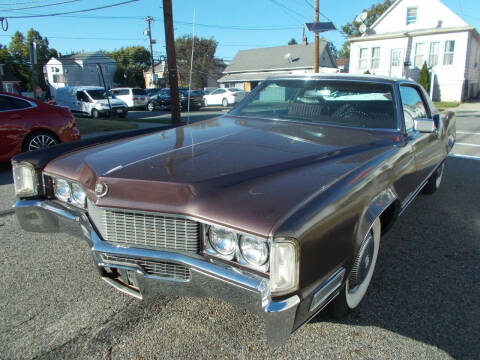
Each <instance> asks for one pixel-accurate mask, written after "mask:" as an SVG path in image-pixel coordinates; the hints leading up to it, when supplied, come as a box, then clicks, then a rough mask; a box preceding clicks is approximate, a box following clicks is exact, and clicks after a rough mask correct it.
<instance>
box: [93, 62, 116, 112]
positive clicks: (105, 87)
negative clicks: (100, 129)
mask: <svg viewBox="0 0 480 360" xmlns="http://www.w3.org/2000/svg"><path fill="white" fill-rule="evenodd" d="M96 65H97V70H98V73H99V74H100V77H101V78H102V82H103V87H104V89H105V93H106V94H107V102H108V108H109V109H110V111H109V112H108V117H109V118H111V117H112V115H113V114H112V104H111V103H110V95H109V94H108V89H107V85H106V84H105V78H104V77H103V69H102V65H100V64H96Z"/></svg>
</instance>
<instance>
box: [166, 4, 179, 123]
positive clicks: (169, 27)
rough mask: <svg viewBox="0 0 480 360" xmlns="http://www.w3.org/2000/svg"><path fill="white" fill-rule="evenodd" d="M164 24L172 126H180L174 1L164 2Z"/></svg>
mask: <svg viewBox="0 0 480 360" xmlns="http://www.w3.org/2000/svg"><path fill="white" fill-rule="evenodd" d="M163 24H164V25H165V43H166V46H167V64H168V81H169V82H170V99H171V108H172V124H180V103H179V101H178V100H179V99H178V75H177V56H176V55H175V40H174V39H175V37H174V34H173V14H172V0H163Z"/></svg>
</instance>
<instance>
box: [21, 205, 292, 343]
mask: <svg viewBox="0 0 480 360" xmlns="http://www.w3.org/2000/svg"><path fill="white" fill-rule="evenodd" d="M14 207H15V212H16V214H17V218H18V221H19V222H20V225H21V226H22V227H23V228H24V229H25V230H27V231H31V232H44V233H56V232H64V233H68V234H70V235H73V236H76V237H80V238H83V239H85V240H86V241H87V242H88V244H89V245H90V247H91V249H92V251H93V258H94V261H95V264H96V265H97V267H98V269H99V271H100V274H101V275H102V278H103V279H104V280H105V281H106V282H108V283H109V284H110V285H112V286H114V287H115V288H117V289H118V290H120V291H122V292H125V293H127V294H129V295H132V296H135V297H137V298H140V299H145V298H149V297H151V296H153V295H156V294H163V295H173V296H196V297H215V298H219V299H222V300H225V301H227V302H230V303H232V304H235V305H238V306H241V307H243V308H245V309H247V310H249V311H251V312H253V313H257V314H260V315H262V316H263V318H264V320H265V325H266V333H267V340H268V342H269V344H270V345H278V344H281V343H283V342H285V341H286V340H288V338H289V337H290V334H291V333H292V331H293V330H294V324H295V319H296V316H297V309H298V307H299V305H300V298H299V297H298V296H297V295H295V296H292V297H290V298H287V299H284V300H280V301H274V300H272V298H271V296H270V292H269V280H268V279H265V278H263V277H260V276H257V275H255V274H251V273H247V272H244V271H241V270H240V269H238V268H234V267H232V266H228V265H226V264H223V263H217V262H215V263H214V262H213V261H212V260H208V259H206V258H204V257H203V256H201V255H188V256H187V255H184V254H181V253H176V252H164V251H156V250H147V249H139V248H124V247H116V246H112V245H109V244H108V243H106V242H104V241H102V239H101V238H100V236H99V234H98V233H97V232H96V230H95V229H94V227H93V226H92V224H91V222H90V220H89V219H88V216H87V214H86V213H84V212H81V211H79V210H77V209H74V208H71V209H70V208H66V207H65V206H63V205H60V204H57V203H56V202H52V201H39V200H22V201H17V202H16V203H15V205H14ZM108 257H121V258H124V259H125V261H121V262H117V261H109V260H105V259H106V258H108ZM128 259H142V260H150V261H156V262H167V263H173V264H179V265H183V266H185V267H187V268H188V269H189V271H190V277H189V278H188V280H178V279H172V278H163V277H159V276H155V275H150V274H148V273H146V272H145V271H144V269H143V268H142V267H140V266H139V265H136V264H135V263H134V262H133V261H131V262H130V263H129V262H128Z"/></svg>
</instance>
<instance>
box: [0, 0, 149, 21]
mask: <svg viewBox="0 0 480 360" xmlns="http://www.w3.org/2000/svg"><path fill="white" fill-rule="evenodd" d="M137 1H140V0H127V1H122V2H119V3H115V4H110V5H104V6H98V7H95V8H90V9H82V10H75V11H67V12H60V13H53V14H36V15H22V16H5V17H6V18H8V19H26V18H35V17H47V16H60V15H66V14H77V13H82V12H88V11H94V10H101V9H107V8H111V7H114V6H120V5H125V4H129V3H132V2H137Z"/></svg>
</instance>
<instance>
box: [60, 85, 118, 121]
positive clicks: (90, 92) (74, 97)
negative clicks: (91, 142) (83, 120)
mask: <svg viewBox="0 0 480 360" xmlns="http://www.w3.org/2000/svg"><path fill="white" fill-rule="evenodd" d="M55 101H56V103H57V105H59V106H65V107H68V108H69V109H70V110H71V111H72V112H74V113H78V114H83V115H87V116H91V117H93V118H95V119H96V118H99V117H100V116H105V115H108V114H109V113H110V108H111V109H112V112H113V114H116V115H119V116H120V117H126V116H127V114H128V108H127V105H126V104H125V103H124V102H123V101H121V100H119V99H115V98H114V97H113V96H112V95H111V94H109V93H108V92H107V91H105V88H103V87H100V86H66V87H61V88H58V89H56V90H55Z"/></svg>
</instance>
